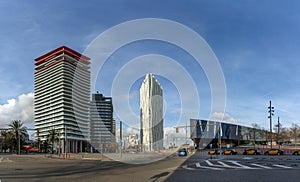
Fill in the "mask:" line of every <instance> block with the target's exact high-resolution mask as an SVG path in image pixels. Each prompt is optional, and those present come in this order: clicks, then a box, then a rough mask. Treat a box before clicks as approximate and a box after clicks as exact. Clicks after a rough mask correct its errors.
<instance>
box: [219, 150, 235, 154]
mask: <svg viewBox="0 0 300 182" xmlns="http://www.w3.org/2000/svg"><path fill="white" fill-rule="evenodd" d="M236 154H237V151H235V150H234V149H226V150H225V151H223V152H222V155H236Z"/></svg>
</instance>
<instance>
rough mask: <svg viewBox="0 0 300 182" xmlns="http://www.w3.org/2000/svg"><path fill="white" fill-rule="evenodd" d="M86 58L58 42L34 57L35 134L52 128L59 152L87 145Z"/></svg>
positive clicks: (43, 135) (83, 148) (79, 149)
mask: <svg viewBox="0 0 300 182" xmlns="http://www.w3.org/2000/svg"><path fill="white" fill-rule="evenodd" d="M89 64H90V58H88V57H86V56H84V55H82V54H80V53H78V52H76V51H74V50H72V49H70V48H68V47H66V46H61V47H59V48H57V49H54V50H52V51H50V52H48V53H46V54H44V55H42V56H40V57H38V58H36V59H35V73H34V95H35V96H34V121H35V131H36V132H35V137H36V138H38V139H39V140H46V138H47V136H48V135H49V131H50V130H52V129H54V130H55V131H56V133H57V134H58V135H59V144H58V148H61V149H60V151H61V152H75V153H77V152H82V151H86V150H87V149H88V148H90V147H89V144H88V142H87V140H88V131H89V104H90V66H89Z"/></svg>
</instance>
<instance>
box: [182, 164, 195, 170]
mask: <svg viewBox="0 0 300 182" xmlns="http://www.w3.org/2000/svg"><path fill="white" fill-rule="evenodd" d="M182 168H184V169H188V170H195V169H194V168H190V167H187V165H184V166H182Z"/></svg>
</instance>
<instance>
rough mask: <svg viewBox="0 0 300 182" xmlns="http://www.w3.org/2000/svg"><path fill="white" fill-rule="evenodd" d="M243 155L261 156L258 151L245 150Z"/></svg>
mask: <svg viewBox="0 0 300 182" xmlns="http://www.w3.org/2000/svg"><path fill="white" fill-rule="evenodd" d="M243 155H260V152H259V151H258V150H257V149H245V151H244V152H243Z"/></svg>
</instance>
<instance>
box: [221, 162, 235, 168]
mask: <svg viewBox="0 0 300 182" xmlns="http://www.w3.org/2000/svg"><path fill="white" fill-rule="evenodd" d="M218 163H219V164H221V165H222V166H223V167H229V168H236V167H234V166H229V165H228V164H225V163H224V162H221V161H218Z"/></svg>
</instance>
